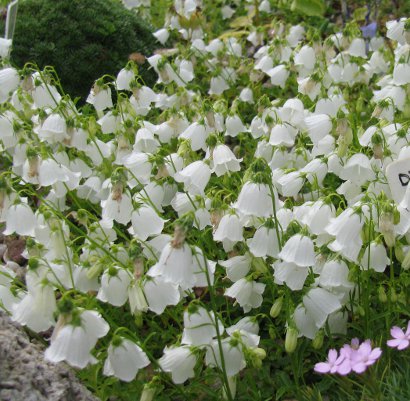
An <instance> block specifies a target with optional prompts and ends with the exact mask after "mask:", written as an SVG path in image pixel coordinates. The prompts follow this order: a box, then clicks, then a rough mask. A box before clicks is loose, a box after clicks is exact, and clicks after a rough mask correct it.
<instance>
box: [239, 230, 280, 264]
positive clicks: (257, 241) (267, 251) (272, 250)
mask: <svg viewBox="0 0 410 401" xmlns="http://www.w3.org/2000/svg"><path fill="white" fill-rule="evenodd" d="M247 244H248V247H249V250H250V251H251V253H252V254H253V255H254V256H256V257H266V256H272V257H274V258H277V257H278V253H279V240H278V237H277V234H276V230H275V229H274V227H271V226H267V225H264V226H261V227H259V228H258V229H257V230H256V231H255V234H254V235H253V237H252V238H249V239H248V240H247Z"/></svg>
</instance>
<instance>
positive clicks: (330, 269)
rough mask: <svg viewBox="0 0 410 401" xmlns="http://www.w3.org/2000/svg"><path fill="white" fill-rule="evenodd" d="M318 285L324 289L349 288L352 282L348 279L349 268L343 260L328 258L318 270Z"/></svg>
mask: <svg viewBox="0 0 410 401" xmlns="http://www.w3.org/2000/svg"><path fill="white" fill-rule="evenodd" d="M319 285H320V286H321V287H322V288H325V289H329V290H331V289H335V290H342V289H347V290H350V289H352V288H353V283H352V282H351V281H350V280H349V268H348V267H347V264H346V263H345V262H344V261H341V260H330V261H328V262H326V263H325V264H324V265H323V267H322V271H321V272H320V277H319Z"/></svg>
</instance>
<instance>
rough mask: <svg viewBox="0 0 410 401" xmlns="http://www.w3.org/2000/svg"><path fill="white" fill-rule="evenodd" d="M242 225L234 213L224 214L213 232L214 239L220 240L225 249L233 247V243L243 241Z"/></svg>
mask: <svg viewBox="0 0 410 401" xmlns="http://www.w3.org/2000/svg"><path fill="white" fill-rule="evenodd" d="M242 231H243V225H242V223H241V222H240V220H239V217H238V216H237V215H236V214H230V213H228V214H226V215H225V216H223V217H222V219H221V221H220V222H219V225H218V228H217V229H216V230H215V232H214V234H213V238H214V241H220V242H222V244H223V247H224V249H225V251H227V252H228V251H230V250H232V249H233V247H234V245H235V244H236V243H237V242H239V241H243V233H242Z"/></svg>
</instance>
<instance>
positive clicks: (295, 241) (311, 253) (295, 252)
mask: <svg viewBox="0 0 410 401" xmlns="http://www.w3.org/2000/svg"><path fill="white" fill-rule="evenodd" d="M278 256H279V258H281V259H282V260H284V261H285V262H288V263H294V264H296V265H297V266H300V267H308V266H314V264H315V249H314V244H313V241H312V240H311V239H310V238H309V237H307V236H305V235H301V234H296V235H293V236H292V237H290V238H289V239H288V241H287V242H286V244H285V245H284V247H283V248H282V250H281V251H280V252H279V254H278Z"/></svg>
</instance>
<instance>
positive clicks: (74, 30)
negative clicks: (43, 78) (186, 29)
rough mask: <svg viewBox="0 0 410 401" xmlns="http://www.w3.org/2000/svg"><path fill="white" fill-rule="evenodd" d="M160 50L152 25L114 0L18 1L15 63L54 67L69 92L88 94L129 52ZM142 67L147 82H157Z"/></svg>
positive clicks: (146, 52) (12, 59) (79, 94)
mask: <svg viewBox="0 0 410 401" xmlns="http://www.w3.org/2000/svg"><path fill="white" fill-rule="evenodd" d="M155 47H156V40H155V38H154V37H153V36H152V33H151V29H150V27H149V25H148V24H146V23H145V22H144V21H142V20H141V19H140V18H139V17H137V16H136V15H135V14H134V13H133V12H132V11H129V10H127V9H125V8H124V7H123V6H122V5H121V3H120V2H118V1H116V0H20V3H19V9H18V14H17V23H16V30H15V33H14V38H13V49H12V53H11V61H12V62H13V63H14V64H16V65H17V66H18V67H22V66H23V65H24V64H25V63H26V62H29V61H31V62H35V63H36V64H38V66H39V67H40V68H43V67H44V66H46V65H51V66H53V67H55V69H56V71H57V73H58V76H59V77H60V80H61V83H62V86H63V88H64V90H65V92H66V93H68V94H70V95H71V96H72V97H76V96H80V97H82V98H83V99H84V97H86V96H87V94H88V92H89V90H90V88H91V86H92V84H93V83H94V81H95V80H96V79H97V78H99V77H101V76H102V75H104V74H112V75H116V74H117V73H118V71H119V70H120V69H121V68H123V67H124V66H125V64H126V63H127V61H128V57H129V55H130V54H131V53H134V52H138V53H141V54H143V55H145V56H150V55H151V54H152V53H153V50H154V49H155ZM147 64H148V63H145V65H143V66H141V67H140V72H141V75H142V76H143V78H144V79H145V80H147V81H148V82H149V83H152V81H153V80H154V79H155V78H154V74H153V73H152V72H151V71H148V70H147Z"/></svg>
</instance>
